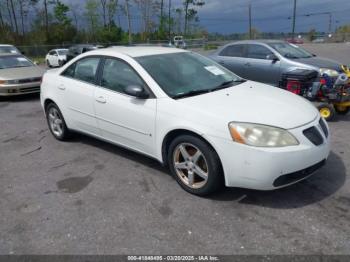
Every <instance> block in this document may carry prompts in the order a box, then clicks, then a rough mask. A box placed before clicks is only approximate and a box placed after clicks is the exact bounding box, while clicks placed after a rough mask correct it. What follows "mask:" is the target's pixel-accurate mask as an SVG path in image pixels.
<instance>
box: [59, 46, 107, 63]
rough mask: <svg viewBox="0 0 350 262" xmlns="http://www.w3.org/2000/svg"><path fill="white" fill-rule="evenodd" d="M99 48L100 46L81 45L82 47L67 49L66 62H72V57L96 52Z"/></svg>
mask: <svg viewBox="0 0 350 262" xmlns="http://www.w3.org/2000/svg"><path fill="white" fill-rule="evenodd" d="M98 48H101V46H96V45H89V44H82V45H73V46H71V47H70V48H69V49H68V53H67V55H66V56H67V61H70V60H72V59H73V58H74V57H76V56H78V55H80V54H83V53H85V52H88V51H92V50H96V49H98Z"/></svg>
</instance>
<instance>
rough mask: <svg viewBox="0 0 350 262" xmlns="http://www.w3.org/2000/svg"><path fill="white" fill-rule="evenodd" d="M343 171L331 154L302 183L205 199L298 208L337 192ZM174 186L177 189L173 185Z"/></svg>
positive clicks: (142, 160)
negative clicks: (316, 170)
mask: <svg viewBox="0 0 350 262" xmlns="http://www.w3.org/2000/svg"><path fill="white" fill-rule="evenodd" d="M71 142H76V143H84V144H87V145H90V146H93V147H97V148H99V149H102V150H105V151H107V152H110V153H112V154H116V155H118V156H120V157H123V158H127V159H129V160H131V161H134V162H137V163H139V164H141V165H144V166H146V167H148V168H152V169H155V170H157V171H159V172H161V173H163V174H164V175H170V173H169V171H168V169H167V168H166V167H164V166H163V165H162V164H161V163H159V162H158V161H157V160H155V159H153V158H150V157H147V156H144V155H142V154H139V153H136V152H133V151H130V150H128V149H124V148H123V147H119V146H116V145H113V144H110V143H107V142H103V141H100V140H97V139H95V138H92V137H89V136H86V135H83V134H76V135H75V136H74V137H73V138H72V140H71ZM345 180H346V168H345V165H344V163H343V161H342V159H341V157H340V156H339V155H337V154H335V153H334V152H331V154H330V156H329V158H328V160H327V164H326V166H325V167H323V168H322V169H321V170H319V171H318V172H317V173H315V174H314V175H312V176H311V177H309V178H308V179H306V180H303V181H301V182H299V183H296V184H294V185H291V186H288V187H285V188H281V189H278V190H273V191H258V190H250V189H243V188H223V189H222V190H221V191H220V192H218V193H215V194H212V195H210V196H207V197H205V198H207V199H210V200H213V201H235V202H238V203H240V204H247V205H256V206H263V207H269V208H276V209H291V208H300V207H303V206H307V205H310V204H314V203H317V202H320V201H322V200H323V199H326V198H328V197H330V196H331V195H333V194H334V193H335V192H337V191H338V190H339V189H340V188H341V187H342V186H343V185H344V183H345ZM175 183H176V182H175V180H174V186H177V185H176V184H175Z"/></svg>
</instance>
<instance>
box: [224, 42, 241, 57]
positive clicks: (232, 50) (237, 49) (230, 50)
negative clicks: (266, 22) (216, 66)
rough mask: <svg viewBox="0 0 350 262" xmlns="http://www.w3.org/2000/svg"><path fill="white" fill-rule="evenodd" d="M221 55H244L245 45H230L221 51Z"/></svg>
mask: <svg viewBox="0 0 350 262" xmlns="http://www.w3.org/2000/svg"><path fill="white" fill-rule="evenodd" d="M220 55H221V56H233V57H244V45H230V46H228V47H226V48H225V49H224V50H222V51H221V53H220Z"/></svg>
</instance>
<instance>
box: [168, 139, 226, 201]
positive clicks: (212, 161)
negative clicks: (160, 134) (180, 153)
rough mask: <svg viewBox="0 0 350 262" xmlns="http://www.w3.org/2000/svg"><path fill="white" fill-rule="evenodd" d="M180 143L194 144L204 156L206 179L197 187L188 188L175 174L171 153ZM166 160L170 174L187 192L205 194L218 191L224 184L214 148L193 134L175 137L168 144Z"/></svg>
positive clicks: (172, 153)
mask: <svg viewBox="0 0 350 262" xmlns="http://www.w3.org/2000/svg"><path fill="white" fill-rule="evenodd" d="M181 143H189V144H192V145H194V146H196V147H197V148H198V149H199V150H200V151H201V152H202V153H203V154H204V156H205V159H206V160H207V164H208V170H209V172H208V174H209V176H208V180H207V183H206V184H205V185H204V186H203V187H202V188H199V189H194V188H190V187H188V186H187V185H185V184H184V183H183V182H182V180H181V179H180V178H179V177H178V175H177V174H176V170H175V167H174V163H173V155H174V150H175V149H176V147H177V146H178V145H179V144H181ZM167 162H168V166H169V169H170V171H171V174H172V175H173V177H174V178H175V180H176V181H177V182H178V184H179V185H180V186H181V187H182V188H183V189H184V190H185V191H187V192H189V193H191V194H194V195H198V196H205V195H209V194H211V193H214V192H216V191H218V190H219V189H220V188H221V187H222V186H223V184H224V177H223V171H222V167H221V162H220V159H219V156H218V155H217V153H216V152H215V150H214V149H213V148H212V147H211V146H210V145H209V144H208V143H207V142H205V141H203V140H202V139H200V138H198V137H196V136H193V135H181V136H178V137H176V138H175V139H174V140H173V141H172V142H171V143H170V146H169V150H168V154H167Z"/></svg>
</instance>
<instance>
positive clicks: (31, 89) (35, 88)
mask: <svg viewBox="0 0 350 262" xmlns="http://www.w3.org/2000/svg"><path fill="white" fill-rule="evenodd" d="M19 92H21V93H29V92H40V86H33V87H25V88H20V89H19Z"/></svg>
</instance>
